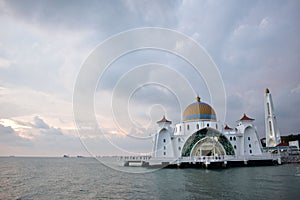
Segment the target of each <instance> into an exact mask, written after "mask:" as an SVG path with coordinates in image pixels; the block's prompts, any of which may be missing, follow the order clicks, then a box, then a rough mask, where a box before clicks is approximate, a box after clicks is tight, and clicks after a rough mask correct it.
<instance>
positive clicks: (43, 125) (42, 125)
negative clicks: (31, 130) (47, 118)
mask: <svg viewBox="0 0 300 200" xmlns="http://www.w3.org/2000/svg"><path fill="white" fill-rule="evenodd" d="M33 120H34V127H35V128H41V129H49V128H50V127H49V125H48V124H46V123H45V122H44V120H42V119H41V118H39V116H35V117H34V118H33Z"/></svg>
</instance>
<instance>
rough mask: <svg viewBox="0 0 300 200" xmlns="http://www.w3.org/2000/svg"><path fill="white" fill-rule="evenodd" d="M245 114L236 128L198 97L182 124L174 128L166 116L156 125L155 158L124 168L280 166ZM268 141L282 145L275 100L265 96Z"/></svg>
mask: <svg viewBox="0 0 300 200" xmlns="http://www.w3.org/2000/svg"><path fill="white" fill-rule="evenodd" d="M254 121H255V120H254V119H253V118H251V117H249V116H247V115H246V114H244V115H243V116H242V117H241V118H240V119H239V120H237V125H236V127H234V128H231V127H229V126H228V125H226V124H223V123H222V122H220V121H218V120H217V118H216V113H215V111H214V109H213V108H212V107H211V106H210V105H209V104H207V103H205V102H203V101H202V100H201V99H200V98H199V97H197V98H196V100H195V101H194V102H193V103H191V104H190V105H188V106H187V107H186V109H185V110H184V112H183V114H182V121H181V122H180V123H178V124H176V125H175V126H172V122H171V121H170V120H168V119H166V117H165V116H163V118H162V119H161V120H159V121H158V122H157V124H158V130H157V132H156V133H155V134H154V135H153V151H152V152H153V155H152V156H151V157H146V159H143V158H142V157H141V159H138V158H134V159H135V160H134V161H133V160H130V159H129V160H127V161H125V165H127V166H128V165H130V164H131V163H132V162H135V163H136V162H139V161H140V162H141V163H142V165H144V166H168V167H171V166H176V167H215V166H217V167H219V166H222V167H227V166H244V165H248V166H249V165H250V166H251V165H272V164H274V163H279V164H280V157H279V156H277V157H276V155H272V154H270V153H267V152H264V151H263V148H262V145H261V142H260V139H259V137H258V134H257V130H256V127H255V125H254ZM265 124H266V139H267V143H268V145H269V146H276V145H277V144H279V143H280V134H279V131H278V128H277V124H276V117H275V114H274V108H273V102H272V97H271V94H270V91H269V89H266V92H265Z"/></svg>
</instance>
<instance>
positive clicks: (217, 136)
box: [181, 127, 234, 157]
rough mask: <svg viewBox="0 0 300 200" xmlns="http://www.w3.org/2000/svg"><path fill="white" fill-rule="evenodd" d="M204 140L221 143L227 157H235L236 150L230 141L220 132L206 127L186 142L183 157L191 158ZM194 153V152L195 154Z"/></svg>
mask: <svg viewBox="0 0 300 200" xmlns="http://www.w3.org/2000/svg"><path fill="white" fill-rule="evenodd" d="M203 138H211V139H214V140H215V141H216V142H217V143H220V145H221V146H222V148H223V149H224V151H225V153H226V155H234V150H233V147H232V145H231V143H230V142H229V140H228V139H227V138H226V137H225V136H224V135H223V134H222V133H221V132H219V131H218V130H215V129H212V128H209V127H206V128H203V129H201V130H199V131H197V132H195V133H193V134H192V135H191V136H190V137H189V138H188V139H187V140H186V142H185V144H184V146H183V148H182V153H181V156H183V157H187V156H191V153H192V150H193V148H194V147H195V145H196V144H197V143H198V142H199V141H200V140H202V139H203ZM193 153H194V152H193Z"/></svg>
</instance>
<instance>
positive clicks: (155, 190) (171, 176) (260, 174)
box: [0, 158, 300, 199]
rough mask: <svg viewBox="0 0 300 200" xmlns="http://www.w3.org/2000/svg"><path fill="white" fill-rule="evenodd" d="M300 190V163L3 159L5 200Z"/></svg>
mask: <svg viewBox="0 0 300 200" xmlns="http://www.w3.org/2000/svg"><path fill="white" fill-rule="evenodd" d="M128 170H131V171H139V170H140V171H141V169H139V168H135V167H131V168H130V169H128ZM299 189H300V165H281V166H270V167H242V168H230V169H223V170H205V169H161V170H157V171H154V172H150V173H138V174H136V173H125V172H120V171H116V170H112V169H110V168H108V167H105V166H103V165H101V163H100V162H99V161H97V160H95V159H92V158H0V199H298V198H299V196H300V190H299Z"/></svg>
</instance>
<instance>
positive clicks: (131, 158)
mask: <svg viewBox="0 0 300 200" xmlns="http://www.w3.org/2000/svg"><path fill="white" fill-rule="evenodd" d="M150 158H151V156H119V158H118V160H120V161H147V160H149V159H150Z"/></svg>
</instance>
